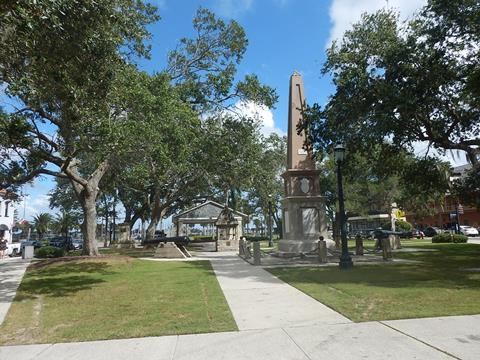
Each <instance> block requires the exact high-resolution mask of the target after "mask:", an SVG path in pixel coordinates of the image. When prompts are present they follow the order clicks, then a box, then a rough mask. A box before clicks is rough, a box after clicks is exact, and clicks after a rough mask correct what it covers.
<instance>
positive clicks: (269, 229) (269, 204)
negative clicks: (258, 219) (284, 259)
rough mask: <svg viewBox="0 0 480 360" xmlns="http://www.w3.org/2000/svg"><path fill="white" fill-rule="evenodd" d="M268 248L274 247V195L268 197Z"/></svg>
mask: <svg viewBox="0 0 480 360" xmlns="http://www.w3.org/2000/svg"><path fill="white" fill-rule="evenodd" d="M268 247H273V241H272V195H271V194H270V195H268Z"/></svg>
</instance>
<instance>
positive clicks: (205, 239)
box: [189, 235, 215, 242]
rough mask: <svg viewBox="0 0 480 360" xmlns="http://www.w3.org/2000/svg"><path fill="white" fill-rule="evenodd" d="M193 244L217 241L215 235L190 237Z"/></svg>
mask: <svg viewBox="0 0 480 360" xmlns="http://www.w3.org/2000/svg"><path fill="white" fill-rule="evenodd" d="M189 238H190V241H191V242H212V241H215V237H214V236H213V235H195V236H191V237H190V236H189Z"/></svg>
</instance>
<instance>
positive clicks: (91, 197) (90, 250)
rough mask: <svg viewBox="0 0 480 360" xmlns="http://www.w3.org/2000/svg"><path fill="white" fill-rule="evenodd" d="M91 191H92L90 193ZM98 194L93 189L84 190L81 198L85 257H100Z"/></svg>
mask: <svg viewBox="0 0 480 360" xmlns="http://www.w3.org/2000/svg"><path fill="white" fill-rule="evenodd" d="M88 190H90V191H88ZM96 198H97V192H96V191H91V189H84V190H83V191H82V193H81V195H80V196H79V201H80V204H81V205H82V209H83V216H84V218H83V223H82V233H83V251H82V254H83V255H89V256H98V255H99V253H98V246H97V239H96V232H97V208H96V201H95V200H96Z"/></svg>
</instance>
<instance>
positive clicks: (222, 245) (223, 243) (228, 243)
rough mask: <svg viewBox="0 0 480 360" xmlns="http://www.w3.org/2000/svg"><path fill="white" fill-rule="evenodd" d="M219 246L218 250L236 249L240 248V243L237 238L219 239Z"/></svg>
mask: <svg viewBox="0 0 480 360" xmlns="http://www.w3.org/2000/svg"><path fill="white" fill-rule="evenodd" d="M217 246H218V247H217V250H218V251H235V250H238V246H239V243H238V240H237V239H231V240H218V243H217Z"/></svg>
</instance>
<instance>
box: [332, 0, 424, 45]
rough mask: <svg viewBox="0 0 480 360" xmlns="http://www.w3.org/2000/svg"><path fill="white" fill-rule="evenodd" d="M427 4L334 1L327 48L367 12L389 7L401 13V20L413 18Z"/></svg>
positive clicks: (398, 0)
mask: <svg viewBox="0 0 480 360" xmlns="http://www.w3.org/2000/svg"><path fill="white" fill-rule="evenodd" d="M425 4H426V0H390V1H385V0H333V1H332V5H331V6H330V11H329V15H330V21H331V23H332V27H331V29H330V37H329V39H328V42H327V47H328V46H330V44H331V43H332V41H333V40H336V39H341V38H342V37H343V34H344V32H345V31H346V30H348V29H350V28H351V27H352V25H353V24H355V23H356V22H358V21H359V20H360V18H361V15H362V14H363V13H365V12H367V13H373V12H375V11H377V10H380V9H382V8H386V7H388V8H389V9H394V10H396V11H399V12H400V19H402V20H405V19H407V18H409V17H411V16H412V15H413V14H414V13H415V12H416V11H418V10H419V9H420V8H421V7H422V6H424V5H425Z"/></svg>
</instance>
